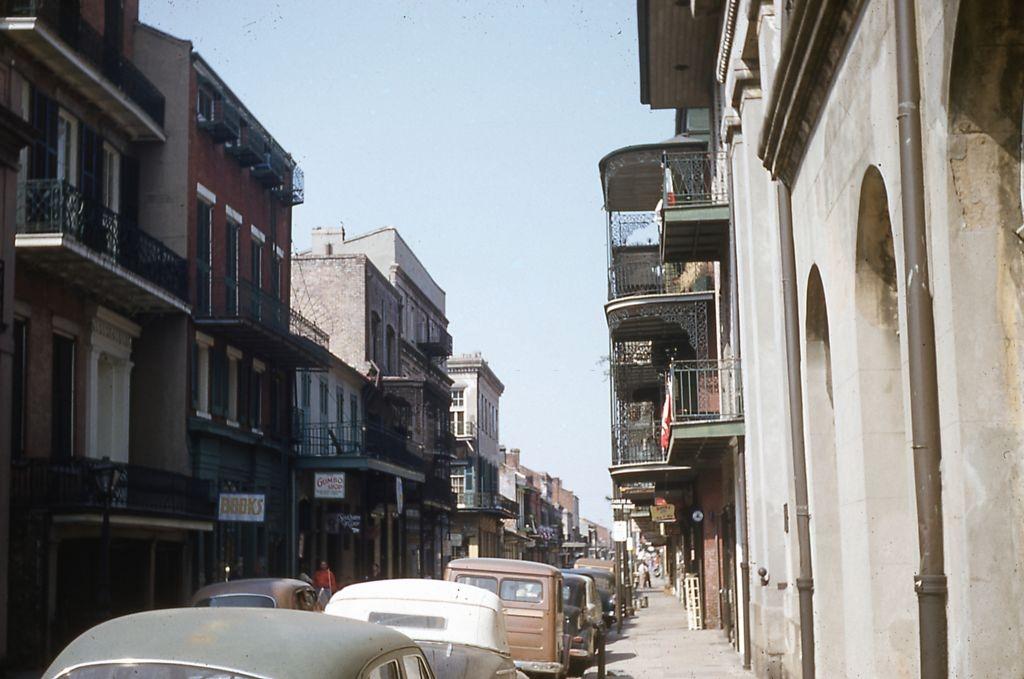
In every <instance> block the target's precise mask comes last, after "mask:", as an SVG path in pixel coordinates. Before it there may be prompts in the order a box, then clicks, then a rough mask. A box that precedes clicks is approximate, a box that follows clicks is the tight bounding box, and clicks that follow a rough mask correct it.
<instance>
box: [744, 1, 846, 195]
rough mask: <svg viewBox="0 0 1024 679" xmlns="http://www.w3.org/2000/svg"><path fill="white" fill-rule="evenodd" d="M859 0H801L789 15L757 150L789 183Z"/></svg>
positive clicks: (776, 174) (773, 171)
mask: <svg viewBox="0 0 1024 679" xmlns="http://www.w3.org/2000/svg"><path fill="white" fill-rule="evenodd" d="M864 4H865V3H864V0H802V1H801V2H798V3H796V7H794V9H793V12H792V15H791V16H790V18H789V22H788V26H787V29H786V32H785V39H784V43H783V46H782V56H781V58H780V60H779V66H778V69H777V71H776V76H775V82H774V84H773V86H772V91H771V96H770V98H769V101H768V107H767V111H766V113H765V124H764V131H763V133H762V136H761V143H760V147H759V149H758V155H759V156H760V157H761V160H762V161H763V162H764V166H765V167H766V168H767V169H768V171H769V172H771V174H772V177H773V178H775V179H781V180H782V181H783V182H785V183H786V184H787V185H792V182H793V181H794V179H795V178H796V175H797V172H798V170H799V166H800V162H801V161H802V160H803V156H804V152H805V151H806V149H807V143H808V140H809V138H810V136H811V132H812V130H813V129H814V127H815V125H816V124H817V122H818V119H819V118H820V117H821V112H822V110H823V109H824V106H825V100H826V99H827V97H828V92H829V89H830V88H831V86H832V81H833V80H834V79H835V75H836V71H837V70H838V68H839V62H840V59H841V58H842V55H843V53H844V52H845V51H846V46H847V44H848V42H849V40H850V37H851V36H852V34H853V26H854V23H855V22H856V19H857V17H858V16H859V14H860V11H861V8H862V7H863V6H864Z"/></svg>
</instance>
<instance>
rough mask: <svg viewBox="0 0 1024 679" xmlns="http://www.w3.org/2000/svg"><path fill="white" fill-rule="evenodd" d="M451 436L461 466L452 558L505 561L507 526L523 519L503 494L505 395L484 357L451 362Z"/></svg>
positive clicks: (455, 483) (456, 474) (454, 478)
mask: <svg viewBox="0 0 1024 679" xmlns="http://www.w3.org/2000/svg"><path fill="white" fill-rule="evenodd" d="M448 376H449V377H450V378H451V380H452V389H451V431H452V434H453V435H454V436H455V442H456V446H455V460H454V461H453V462H452V470H451V484H452V491H453V492H454V493H455V502H456V510H457V511H456V513H455V516H454V518H453V521H452V528H451V538H452V556H454V557H463V556H468V557H501V556H502V555H503V550H502V545H501V541H502V534H503V532H504V523H503V522H504V520H505V519H511V518H514V517H515V516H517V515H518V507H517V505H516V502H515V500H514V499H510V498H508V497H506V496H505V495H503V494H502V493H501V489H500V485H499V482H500V468H501V464H502V462H503V461H504V460H503V459H502V458H503V452H502V450H501V447H500V446H499V444H498V440H499V432H500V411H501V409H500V401H501V395H502V393H503V392H504V391H505V385H503V384H502V383H501V380H499V379H498V377H497V375H495V374H494V371H493V370H492V369H491V367H490V365H489V364H488V363H487V361H486V360H485V359H484V357H483V355H482V354H480V353H475V354H460V355H457V356H453V357H451V358H450V359H448Z"/></svg>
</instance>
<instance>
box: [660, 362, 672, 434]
mask: <svg viewBox="0 0 1024 679" xmlns="http://www.w3.org/2000/svg"><path fill="white" fill-rule="evenodd" d="M671 435H672V371H671V370H669V372H668V376H667V377H666V378H665V404H664V405H663V406H662V408H661V449H662V450H668V442H669V438H670V437H671Z"/></svg>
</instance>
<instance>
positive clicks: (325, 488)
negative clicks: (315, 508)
mask: <svg viewBox="0 0 1024 679" xmlns="http://www.w3.org/2000/svg"><path fill="white" fill-rule="evenodd" d="M313 497H316V498H331V499H334V500H344V499H345V472H316V474H314V475H313Z"/></svg>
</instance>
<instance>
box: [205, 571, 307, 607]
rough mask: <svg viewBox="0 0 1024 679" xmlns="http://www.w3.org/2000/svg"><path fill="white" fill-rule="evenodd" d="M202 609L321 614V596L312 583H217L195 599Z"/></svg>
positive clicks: (254, 580) (275, 580)
mask: <svg viewBox="0 0 1024 679" xmlns="http://www.w3.org/2000/svg"><path fill="white" fill-rule="evenodd" d="M190 605H191V606H194V607H199V608H240V607H244V608H292V609H295V610H298V611H321V610H323V607H322V606H321V605H320V603H319V602H318V600H317V592H316V590H315V589H313V586H312V585H310V584H309V583H308V582H303V581H302V580H293V579H291V578H250V579H248V580H228V581H227V582H215V583H214V584H212V585H207V586H206V587H203V588H202V589H200V590H199V591H198V592H196V593H195V594H193V595H192V602H191V604H190Z"/></svg>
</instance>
